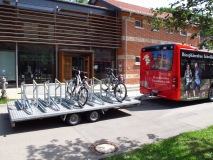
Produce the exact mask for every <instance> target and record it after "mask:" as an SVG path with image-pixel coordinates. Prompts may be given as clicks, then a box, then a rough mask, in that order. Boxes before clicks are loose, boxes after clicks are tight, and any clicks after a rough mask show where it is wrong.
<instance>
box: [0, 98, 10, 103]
mask: <svg viewBox="0 0 213 160" xmlns="http://www.w3.org/2000/svg"><path fill="white" fill-rule="evenodd" d="M8 100H9V99H7V98H2V97H0V104H6V103H7V101H8Z"/></svg>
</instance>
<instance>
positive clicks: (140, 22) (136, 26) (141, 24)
mask: <svg viewBox="0 0 213 160" xmlns="http://www.w3.org/2000/svg"><path fill="white" fill-rule="evenodd" d="M137 22H139V24H140V26H138V25H137ZM135 28H143V23H142V21H139V20H135Z"/></svg>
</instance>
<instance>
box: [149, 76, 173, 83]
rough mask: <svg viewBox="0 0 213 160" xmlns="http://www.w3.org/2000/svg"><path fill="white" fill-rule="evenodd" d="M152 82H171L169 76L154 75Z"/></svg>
mask: <svg viewBox="0 0 213 160" xmlns="http://www.w3.org/2000/svg"><path fill="white" fill-rule="evenodd" d="M152 82H158V83H170V81H169V78H168V77H156V76H153V78H152Z"/></svg>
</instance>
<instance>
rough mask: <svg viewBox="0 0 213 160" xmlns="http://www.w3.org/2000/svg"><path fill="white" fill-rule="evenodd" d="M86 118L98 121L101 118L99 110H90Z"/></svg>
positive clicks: (90, 120)
mask: <svg viewBox="0 0 213 160" xmlns="http://www.w3.org/2000/svg"><path fill="white" fill-rule="evenodd" d="M86 118H87V120H88V121H89V122H96V121H98V120H99V119H100V112H99V111H90V112H87V113H86Z"/></svg>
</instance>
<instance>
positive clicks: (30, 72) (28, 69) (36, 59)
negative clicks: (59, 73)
mask: <svg viewBox="0 0 213 160" xmlns="http://www.w3.org/2000/svg"><path fill="white" fill-rule="evenodd" d="M55 67H56V64H55V46H53V45H32V44H19V45H18V80H19V84H20V83H21V82H23V81H25V83H29V84H32V80H33V79H34V80H35V81H36V82H37V83H43V82H45V81H47V80H49V81H50V82H53V80H54V78H55V75H56V73H55V70H56V69H55Z"/></svg>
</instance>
